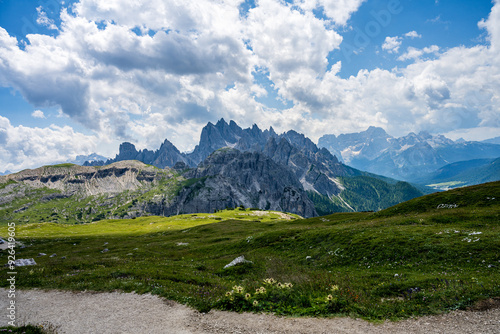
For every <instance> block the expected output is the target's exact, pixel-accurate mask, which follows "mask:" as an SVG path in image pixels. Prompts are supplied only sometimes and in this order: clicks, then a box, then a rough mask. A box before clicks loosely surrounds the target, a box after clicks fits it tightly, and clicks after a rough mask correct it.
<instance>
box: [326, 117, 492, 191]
mask: <svg viewBox="0 0 500 334" xmlns="http://www.w3.org/2000/svg"><path fill="white" fill-rule="evenodd" d="M494 141H495V139H493V140H492V142H494ZM318 146H319V147H325V148H327V149H328V150H330V152H335V153H336V154H338V155H339V157H341V159H342V160H343V161H344V162H345V163H346V164H349V165H351V166H353V167H355V168H358V169H361V170H366V171H368V172H371V173H375V174H380V175H384V176H387V177H391V178H395V179H400V180H405V181H409V182H423V181H424V180H429V179H431V178H432V174H433V173H435V172H436V171H437V170H438V169H439V168H442V167H444V166H446V165H448V164H451V163H456V162H460V161H468V160H477V159H494V158H498V157H500V145H498V144H493V143H489V142H471V141H464V140H459V141H456V142H455V141H453V140H451V139H449V138H446V137H444V136H442V135H431V134H429V133H427V132H420V133H418V134H415V133H410V134H408V135H407V136H404V137H400V138H394V137H392V136H390V135H388V134H387V133H386V132H385V131H384V130H383V129H381V128H375V127H370V128H368V130H366V131H363V132H359V133H351V134H343V135H339V136H338V137H337V136H335V135H325V136H323V137H321V138H320V139H319V142H318ZM465 165H467V164H465ZM493 178H494V177H493ZM477 179H478V180H479V178H477ZM425 182H426V181H425ZM464 182H465V181H464Z"/></svg>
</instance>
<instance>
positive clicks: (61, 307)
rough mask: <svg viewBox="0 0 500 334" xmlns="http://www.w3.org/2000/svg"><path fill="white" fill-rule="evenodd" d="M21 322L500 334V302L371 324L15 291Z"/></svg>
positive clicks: (1, 302) (99, 329)
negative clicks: (473, 308)
mask: <svg viewBox="0 0 500 334" xmlns="http://www.w3.org/2000/svg"><path fill="white" fill-rule="evenodd" d="M15 301H16V304H15V305H16V317H17V324H18V325H21V324H35V325H37V324H44V325H45V326H47V325H48V324H50V327H52V328H55V329H56V331H57V333H61V334H62V333H71V334H79V333H85V334H87V333H96V334H97V333H98V334H107V333H110V334H111V333H113V334H114V333H151V334H155V333H169V334H170V333H171V334H202V333H203V334H205V333H207V334H209V333H224V334H226V333H228V334H231V333H239V334H250V333H252V334H271V333H276V334H278V333H279V334H281V333H283V334H285V333H286V334H292V333H293V334H301V333H304V334H306V333H307V334H320V333H398V334H404V333H422V334H424V333H425V334H431V333H450V334H452V333H453V334H455V333H485V334H488V333H491V334H498V333H500V308H498V306H499V301H498V300H497V299H492V300H489V301H486V302H483V303H481V304H480V305H478V306H477V307H476V308H475V309H477V311H472V310H471V311H456V312H451V313H448V314H443V315H438V316H427V317H421V318H417V319H408V320H404V321H399V322H390V321H386V322H384V323H382V324H372V323H369V322H366V321H363V320H359V319H352V318H345V317H344V318H330V319H316V318H283V317H276V316H273V315H264V314H252V313H244V314H238V313H231V312H221V311H210V312H209V313H206V314H203V313H199V312H197V311H195V310H193V309H190V308H188V307H186V306H184V305H180V304H178V303H175V302H172V301H169V300H165V299H162V298H159V297H157V296H152V295H137V294H134V293H118V292H113V293H93V292H65V291H57V290H51V291H42V290H36V289H35V290H23V291H16V299H15ZM8 302H9V299H8V297H7V290H5V289H0V326H6V325H7V321H8V319H7V313H6V312H7V310H6V308H7V305H8Z"/></svg>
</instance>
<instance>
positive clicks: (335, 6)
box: [296, 0, 365, 25]
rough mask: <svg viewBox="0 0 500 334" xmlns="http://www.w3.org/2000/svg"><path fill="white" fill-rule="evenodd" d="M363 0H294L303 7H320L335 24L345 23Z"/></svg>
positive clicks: (308, 8) (309, 8) (311, 8)
mask: <svg viewBox="0 0 500 334" xmlns="http://www.w3.org/2000/svg"><path fill="white" fill-rule="evenodd" d="M363 2H365V0H336V1H331V0H300V1H296V3H298V4H299V6H301V7H302V8H303V9H306V10H313V9H318V8H321V9H323V11H324V13H325V15H326V16H327V17H329V18H330V19H332V20H333V21H334V22H335V24H337V25H345V24H347V21H348V20H349V18H350V17H351V14H352V13H354V12H356V11H357V10H358V8H359V6H361V4H362V3H363Z"/></svg>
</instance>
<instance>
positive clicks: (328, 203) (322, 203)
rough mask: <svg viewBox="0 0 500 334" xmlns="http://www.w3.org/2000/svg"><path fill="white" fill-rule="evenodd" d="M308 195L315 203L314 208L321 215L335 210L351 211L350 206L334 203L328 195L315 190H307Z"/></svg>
mask: <svg viewBox="0 0 500 334" xmlns="http://www.w3.org/2000/svg"><path fill="white" fill-rule="evenodd" d="M307 197H309V199H310V200H311V201H312V202H313V203H314V208H315V209H316V212H317V213H318V215H320V216H325V215H330V214H332V213H335V212H349V211H351V210H349V209H348V208H346V207H345V206H341V205H339V204H337V203H334V202H333V201H332V200H331V199H330V198H328V196H325V195H321V194H318V193H317V192H314V191H307Z"/></svg>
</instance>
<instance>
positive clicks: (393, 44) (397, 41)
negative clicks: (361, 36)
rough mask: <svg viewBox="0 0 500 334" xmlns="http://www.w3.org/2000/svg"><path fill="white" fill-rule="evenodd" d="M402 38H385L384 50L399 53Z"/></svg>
mask: <svg viewBox="0 0 500 334" xmlns="http://www.w3.org/2000/svg"><path fill="white" fill-rule="evenodd" d="M401 43H402V38H401V37H398V36H396V37H389V36H387V37H386V38H385V41H384V44H382V49H383V50H386V51H387V52H389V53H398V52H399V47H400V46H401Z"/></svg>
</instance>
